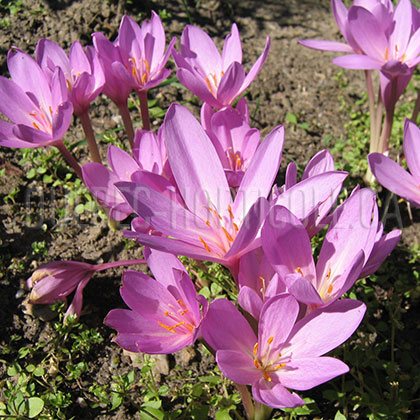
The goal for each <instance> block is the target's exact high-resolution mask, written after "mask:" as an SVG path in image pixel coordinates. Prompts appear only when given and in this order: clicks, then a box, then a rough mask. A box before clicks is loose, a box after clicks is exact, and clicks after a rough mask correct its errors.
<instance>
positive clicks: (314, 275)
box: [262, 189, 401, 311]
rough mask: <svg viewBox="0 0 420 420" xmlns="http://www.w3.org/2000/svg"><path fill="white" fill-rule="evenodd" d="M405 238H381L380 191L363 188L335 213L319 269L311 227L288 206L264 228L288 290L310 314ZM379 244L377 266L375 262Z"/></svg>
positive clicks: (264, 236)
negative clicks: (309, 232) (378, 204)
mask: <svg viewBox="0 0 420 420" xmlns="http://www.w3.org/2000/svg"><path fill="white" fill-rule="evenodd" d="M378 232H379V237H378ZM400 234H401V232H400V231H394V232H391V234H389V235H390V236H388V237H386V238H383V240H382V239H381V238H382V228H381V227H380V226H379V222H378V208H377V204H376V199H375V193H374V192H373V191H371V190H369V189H361V190H356V191H354V192H353V194H352V195H351V196H350V197H349V198H348V199H347V200H346V201H345V202H344V203H343V204H342V205H341V206H340V207H338V208H337V209H336V211H335V213H333V215H332V222H331V224H330V227H329V229H328V231H327V234H326V236H325V239H324V242H323V245H322V247H321V251H320V254H319V258H318V261H317V263H316V266H315V263H314V260H313V256H312V247H311V242H310V238H309V235H308V234H307V231H306V229H305V227H304V226H303V225H302V223H301V222H300V221H299V220H298V219H297V218H296V217H295V216H294V215H293V214H292V213H290V211H288V210H287V209H286V208H284V207H280V206H275V207H274V208H273V209H272V210H271V213H270V214H269V215H268V217H267V220H266V222H265V224H264V227H263V229H262V246H263V250H264V253H265V255H266V257H267V259H268V261H269V262H270V263H271V264H272V265H273V267H274V269H275V270H276V272H277V274H278V275H279V276H280V279H281V280H282V281H283V282H284V283H285V284H286V286H287V291H288V292H289V293H291V294H292V295H293V296H294V297H295V298H296V299H297V300H298V301H300V302H302V303H304V304H306V305H308V309H309V311H310V310H312V309H313V308H316V307H319V306H325V305H327V304H330V303H331V302H333V301H334V300H336V299H338V298H339V297H341V296H342V295H343V294H344V293H345V292H346V291H347V290H348V289H349V288H350V287H351V286H352V285H353V283H354V282H355V281H356V280H357V279H358V278H361V277H362V276H364V275H365V273H367V272H369V273H371V272H372V268H375V269H376V268H378V267H379V265H380V263H381V262H382V261H383V260H384V259H385V257H386V256H387V255H388V254H389V252H390V251H391V250H392V249H393V247H395V246H396V244H397V242H398V240H399V237H400ZM384 243H386V244H387V245H386V246H384ZM390 243H391V244H392V248H391V250H390V249H389V246H388V245H389V244H390ZM375 244H377V247H376V249H375V253H374V255H375V257H374V258H375V263H373V264H372V263H371V262H369V259H370V256H371V255H372V252H373V249H374V247H375ZM381 245H382V246H383V248H382V247H381ZM364 267H366V271H365V273H364V272H363V271H364Z"/></svg>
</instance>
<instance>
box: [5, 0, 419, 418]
mask: <svg viewBox="0 0 420 420" xmlns="http://www.w3.org/2000/svg"><path fill="white" fill-rule="evenodd" d="M407 1H408V0H401V4H402V6H399V7H398V8H397V9H396V11H395V14H398V13H399V12H397V11H398V10H399V9H402V8H403V7H405V6H404V4H405V3H406V2H407ZM337 4H338V5H339V6H340V3H337ZM381 4H382V3H381ZM340 7H341V6H340ZM354 7H356V6H354ZM383 7H384V10H385V9H386V7H388V9H390V8H391V7H392V4H391V3H389V4H388V3H386V4H384V5H383ZM356 9H357V10H355V11H353V10H351V11H350V12H349V13H348V22H347V20H345V19H344V17H343V19H341V17H342V16H341V15H342V14H344V12H343V11H340V15H339V16H340V22H341V21H343V23H342V25H343V28H344V29H343V33H345V34H347V38H346V39H347V40H348V42H349V45H350V46H340V48H342V50H343V51H348V50H350V49H353V50H354V51H355V52H356V53H357V54H359V55H360V51H361V43H362V41H361V40H359V38H357V37H356V36H355V35H354V34H353V32H354V33H356V30H354V31H353V29H352V28H353V26H355V24H354V23H353V15H354V16H356V17H357V16H362V18H363V19H365V20H366V19H371V20H372V19H373V18H375V15H374V14H372V13H371V12H368V11H364V10H365V9H362V8H361V7H358V8H356ZM388 9H387V10H388ZM340 10H341V9H340ZM375 10H376V9H375ZM404 10H405V9H404ZM346 13H347V12H346ZM367 13H370V14H369V15H366V14H367ZM384 13H385V11H384ZM387 13H388V14H389V16H390V17H389V19H392V16H394V15H393V14H392V13H391V11H390V10H388V12H387ZM400 13H403V12H400ZM365 15H366V16H365ZM371 15H372V16H371ZM346 16H347V14H346ZM384 16H388V15H384ZM362 18H361V19H362ZM400 32H401V31H398V34H400ZM351 34H353V35H351ZM416 34H417V32H415V33H414V35H412V38H413V39H414V41H412V42H413V43H414V42H415V40H416V39H417V37H418V36H417V35H416ZM401 36H402V35H401ZM410 36H411V33H410ZM404 40H405V41H404V42H405V43H404V45H403V44H401V49H403V50H404V56H405V57H406V58H405V59H404V60H403V59H402V58H401V57H400V56H398V57H396V58H395V60H400V61H401V62H402V61H404V63H405V64H404V65H406V66H408V70H407V71H408V72H410V71H411V64H412V63H414V61H415V59H414V58H412V57H411V53H412V50H413V49H414V47H412V46H411V41H410V42H409V40H408V35H407V36H405V37H404ZM384 42H385V40H384ZM386 42H387V43H388V44H389V45H391V47H392V48H391V47H386V48H391V49H392V51H391V52H388V54H391V53H392V54H395V52H394V47H393V46H394V44H395V45H396V42H400V41H398V40H396V39H395V36H392V35H390V39H387V40H386ZM174 44H175V40H172V41H171V43H170V44H169V46H168V47H167V48H165V45H166V43H165V33H164V30H163V26H162V23H161V21H160V19H159V17H158V15H156V14H155V13H153V14H152V18H151V19H150V21H148V22H144V23H143V24H142V26H141V27H139V26H138V25H137V24H136V23H135V22H134V21H133V20H132V19H131V18H129V17H127V16H125V17H124V18H123V19H122V22H121V26H120V31H119V34H118V37H117V39H116V40H115V41H114V42H111V41H109V40H108V39H106V38H105V36H104V35H103V34H100V33H95V34H94V35H93V47H87V49H86V50H84V49H83V48H82V46H81V45H80V44H79V43H77V42H75V43H74V44H73V45H72V46H71V49H70V53H69V57H67V55H66V54H65V53H64V51H63V50H62V49H61V47H59V46H58V45H56V44H55V43H53V42H51V41H48V40H41V41H40V42H39V43H38V47H37V52H36V60H35V59H33V58H32V57H30V56H29V55H28V54H26V53H24V52H23V51H20V50H18V49H16V48H14V49H12V50H11V52H10V53H9V56H8V65H9V70H10V74H11V78H12V80H9V79H6V78H4V77H1V78H0V92H1V95H3V100H2V101H0V111H1V112H2V113H3V114H4V115H5V116H6V117H7V118H8V119H9V120H10V122H5V121H0V145H3V146H8V147H40V146H46V145H53V146H57V147H59V149H60V150H62V151H63V153H64V154H65V156H67V158H68V160H69V162H70V163H71V164H72V166H73V167H74V168H75V170H77V171H78V173H79V174H80V176H81V177H82V178H83V180H84V182H85V184H86V185H87V187H88V188H89V190H90V192H91V194H92V195H93V196H94V197H95V198H96V199H97V201H98V202H99V203H100V204H101V205H102V206H103V207H105V208H106V209H107V210H108V212H109V215H110V217H111V218H113V219H115V220H123V219H126V218H127V217H129V216H130V215H134V217H132V220H131V230H129V231H125V232H124V235H125V236H126V237H127V238H132V239H135V240H136V241H137V242H138V243H139V244H141V245H144V246H145V248H144V251H143V253H144V256H145V260H146V262H147V264H148V266H149V268H150V270H151V272H152V273H153V275H154V279H152V278H150V277H149V276H148V275H146V274H143V273H140V272H136V271H127V272H126V273H125V274H124V277H123V286H122V288H121V296H122V298H123V300H124V302H125V303H126V304H127V305H128V307H129V308H130V309H114V310H112V311H111V312H110V313H109V314H108V316H107V317H106V319H105V324H106V325H108V326H111V327H112V328H114V329H116V330H117V331H118V336H117V337H116V339H115V341H116V342H117V343H118V344H119V345H120V346H121V347H123V348H125V349H127V350H129V351H132V352H146V353H171V352H174V351H177V350H179V349H181V348H182V347H184V346H186V345H190V344H192V343H194V342H195V341H196V340H201V341H203V342H204V343H206V345H207V346H208V347H209V348H211V349H212V351H214V352H215V355H216V360H217V363H218V365H219V367H220V369H221V371H222V372H223V373H224V374H225V375H226V376H227V377H228V378H230V379H231V380H233V381H234V382H236V383H237V384H239V385H250V386H252V395H253V397H254V399H255V401H258V402H259V403H261V404H264V405H267V406H269V407H276V408H284V407H295V406H298V405H301V404H304V401H303V400H302V399H301V397H299V396H298V395H297V394H295V393H292V392H290V391H289V389H292V390H298V391H302V390H306V389H309V388H312V387H314V386H316V385H318V384H320V383H323V382H325V381H328V380H330V379H331V378H334V377H335V376H337V375H340V374H343V373H345V372H347V371H348V367H347V366H346V365H345V364H344V363H343V362H341V361H339V360H337V359H334V358H331V357H323V355H324V354H326V353H328V352H329V351H330V350H332V349H333V348H335V347H337V346H338V345H340V344H341V343H343V342H344V341H345V340H347V339H348V338H349V337H350V336H351V335H352V334H353V332H354V331H355V330H356V328H357V327H358V325H359V324H360V322H361V320H362V318H363V315H364V312H365V305H364V304H363V303H362V302H359V301H357V300H350V299H343V295H344V294H345V293H346V292H347V291H348V290H349V289H350V288H351V287H352V285H353V284H354V282H355V281H356V280H357V279H359V278H363V277H365V276H368V275H370V274H372V273H373V272H375V270H376V269H377V268H378V267H379V266H380V264H381V263H382V261H383V260H384V258H386V256H387V255H388V254H389V253H390V252H391V251H392V249H393V248H394V247H395V246H396V244H397V242H398V240H399V237H400V232H399V231H393V232H391V233H388V234H384V233H383V226H382V224H381V223H380V222H379V220H378V207H377V203H376V197H375V194H374V193H373V192H372V191H371V190H370V189H367V188H362V189H359V188H356V189H355V190H354V191H353V192H352V194H351V195H350V197H348V198H347V199H346V200H344V201H343V202H342V203H341V204H340V205H339V206H336V203H337V198H338V195H339V193H340V190H341V187H342V184H343V181H344V180H345V178H346V176H347V173H346V172H342V171H336V170H334V162H333V160H332V157H331V155H330V153H329V152H328V151H322V152H320V153H318V154H317V155H315V156H314V158H313V159H312V160H311V161H310V162H309V164H308V165H307V167H306V169H305V171H304V172H303V175H302V178H301V180H300V181H298V179H297V169H296V165H295V164H293V163H292V164H289V166H288V168H287V172H286V180H285V184H284V185H283V186H276V187H275V188H274V189H273V188H272V187H273V183H274V180H275V178H276V175H277V173H278V170H279V166H280V162H281V158H282V150H283V143H284V137H285V133H284V128H283V127H282V126H278V127H276V128H274V129H273V131H272V132H271V133H270V134H268V135H267V136H266V137H265V138H264V139H263V140H261V135H260V132H259V131H258V130H257V129H255V128H251V126H250V117H249V111H248V104H247V102H246V100H245V98H240V99H239V97H240V96H241V95H242V94H243V92H244V91H245V90H246V89H247V88H248V86H249V85H250V83H251V82H252V80H253V79H254V78H255V77H256V76H257V74H258V72H259V70H260V69H261V67H262V65H263V64H264V61H265V59H266V57H267V54H268V49H269V45H270V40H269V39H267V43H266V46H265V48H264V50H263V53H262V54H261V56H260V57H259V58H258V60H257V61H256V62H255V64H254V65H253V66H252V68H251V70H250V71H249V72H248V74H246V73H245V70H244V67H243V65H242V48H241V42H240V38H239V33H238V29H237V27H236V25H233V27H232V32H231V34H230V35H228V36H227V38H226V41H225V44H224V47H223V53H222V55H220V53H219V51H218V50H217V48H216V46H215V45H214V43H213V41H212V40H211V39H210V37H209V36H208V35H207V34H206V33H204V32H203V31H202V30H201V29H199V28H197V27H194V26H187V27H186V28H185V29H184V32H183V34H182V38H181V47H180V50H179V51H177V50H175V49H174ZM388 44H386V45H388ZM326 45H327V46H328V45H329V44H322V45H321V46H323V47H325V46H326ZM384 45H385V43H384ZM312 46H313V45H312ZM318 47H319V45H318ZM384 48H385V47H384ZM389 51H390V50H389ZM171 54H172V56H173V58H174V61H175V64H176V66H177V76H178V79H179V81H180V82H181V83H182V84H184V85H185V86H186V87H187V88H188V89H190V90H191V91H192V92H193V93H194V94H196V95H197V96H198V97H199V98H200V99H202V100H203V101H204V104H203V106H202V109H201V122H199V121H198V120H197V119H196V118H195V117H194V115H193V114H192V113H191V112H190V111H189V110H187V108H185V107H183V106H181V105H178V104H172V105H171V106H170V107H169V109H168V111H167V113H166V116H165V119H164V122H163V124H162V125H161V126H160V127H159V130H158V131H157V133H154V132H152V131H150V130H149V128H150V125H149V122H148V114H147V112H146V110H144V106H143V105H144V94H145V93H147V91H148V90H149V89H150V88H152V87H155V86H157V85H158V84H159V83H160V82H162V81H163V80H164V79H165V78H167V77H168V75H169V73H170V71H169V70H168V69H167V68H166V63H167V61H168V59H169V57H170V56H171ZM413 54H414V53H413ZM390 57H391V56H390ZM392 57H394V56H393V55H392ZM348 60H350V61H349V62H353V61H351V60H359V61H360V58H357V57H356V58H354V57H353V58H352V59H348ZM375 60H376V61H374V60H373V59H372V60H370V61H369V63H373V62H375V65H376V66H383V68H386V71H388V72H393V71H394V68H396V64H395V63H394V61H395V60H394V59H393V60H394V61H393V62H392V66H391V65H390V64H389V63H388V61H389V60H388V58H386V57H385V58H383V59H382V58H381V59H380V58H375ZM383 61H384V63H382V62H383ZM402 65H403V64H401V65H400V66H399V67H398V66H397V67H398V68H400V67H401V66H402ZM375 68H376V67H375ZM381 68H382V67H381ZM132 90H135V91H136V92H137V93H138V94H139V96H140V101H141V103H142V104H143V105H142V117H143V123H144V130H138V131H137V132H136V133H134V132H131V131H130V130H131V129H132V128H130V124H129V123H128V122H127V121H128V120H127V109H126V107H127V97H128V95H129V93H130V92H131V91H132ZM101 92H103V93H104V94H106V95H107V96H108V97H109V98H110V99H112V100H113V101H114V102H115V103H116V104H117V106H118V108H119V109H120V112H121V114H122V116H123V119H124V118H125V122H127V124H126V128H127V136H128V138H129V139H130V143H131V145H132V147H131V152H126V151H124V150H122V149H120V148H118V147H115V146H110V147H109V148H108V154H107V159H108V166H106V165H104V164H102V161H101V158H100V154H99V152H98V150H97V147H96V144H94V138H93V143H92V144H89V147H90V150H91V153H92V160H93V162H89V163H86V164H85V165H83V167H82V168H81V169H80V168H78V164H77V162H75V161H74V158H72V157H71V156H69V152H68V151H65V150H64V145H63V142H62V139H63V136H64V134H65V132H66V130H67V128H68V127H69V124H70V121H71V115H72V113H74V114H75V115H76V116H78V117H79V118H80V119H81V120H82V124H83V121H85V122H86V121H87V120H88V117H87V115H88V114H87V113H88V109H89V104H90V103H91V102H92V101H93V100H94V99H95V98H96V97H97V95H98V94H99V93H101ZM238 99H239V100H238ZM146 103H147V102H146ZM143 111H144V112H143ZM84 127H85V125H84ZM86 127H88V124H86ZM407 130H410V128H409V127H408V128H407ZM409 132H410V135H409V137H410V138H411V137H412V135H413V134H414V133H412V131H409ZM86 133H87V134H86V135H87V137H88V136H89V134H88V129H87V128H86ZM88 141H89V139H88ZM411 143H412V142H411V141H410V144H411ZM95 147H96V152H95ZM407 147H411V146H407ZM72 159H73V160H72ZM413 159H414V158H413ZM377 160H378V157H375V156H373V157H372V159H371V161H372V162H374V163H375V162H377ZM409 165H410V169H412V172H413V178H414V179H415V177H416V176H418V175H419V174H420V170H419V167H420V164H418V163H417V161H415V160H412V161H411V163H409ZM395 171H396V169H395ZM415 182H417V185H418V183H419V181H418V180H417V181H415V180H413V182H412V183H413V185H414V184H415ZM410 185H411V184H410ZM406 190H407V198H408V199H410V200H412V199H413V198H412V195H410V194H411V189H410V188H409V187H408V186H407V188H406ZM409 191H410V193H409ZM416 194H417V196H416V198H417V200H419V198H418V197H419V192H418V188H417V191H416ZM327 226H328V230H327V233H326V235H325V239H324V242H323V245H322V248H321V251H320V254H319V257H318V258H317V261H316V262H315V261H314V257H313V251H312V247H311V238H313V237H314V236H315V235H316V234H318V233H319V232H320V231H321V230H322V229H323V228H324V227H327ZM178 255H183V256H187V257H190V258H193V259H197V260H206V261H213V262H217V263H220V264H222V265H224V266H225V267H227V268H228V269H229V271H230V273H231V274H232V279H233V280H232V281H233V282H234V283H235V285H236V287H237V289H238V292H239V293H238V302H236V303H238V304H239V306H240V307H241V308H242V312H246V313H247V314H248V316H247V318H245V317H244V316H243V315H242V313H241V312H240V311H239V310H238V308H237V306H235V303H232V302H231V301H228V300H226V299H218V300H216V301H214V302H212V303H210V304H209V302H207V300H206V299H205V298H204V297H203V296H202V295H200V294H198V293H197V287H196V286H195V285H194V282H193V280H192V279H191V278H190V277H189V275H188V273H187V271H186V269H185V268H184V266H183V265H182V264H181V262H180V261H179V259H178V258H177V257H176V256H178ZM142 262H143V261H131V262H127V261H121V262H117V263H112V266H115V265H125V264H138V263H142ZM110 266H111V265H110V264H105V265H102V266H97V267H95V266H92V265H88V264H84V263H76V262H70V261H66V262H55V263H50V264H47V265H46V266H44V267H42V268H41V269H39V270H37V271H36V272H35V273H34V274H33V276H32V277H31V279H30V280H29V285H30V286H31V287H32V292H31V296H30V300H31V301H32V302H34V303H49V302H52V301H54V300H55V299H57V298H58V299H65V297H66V296H67V295H69V294H70V293H71V292H72V291H74V290H76V294H75V299H74V300H73V303H72V305H71V310H70V311H69V312H68V314H76V315H79V314H80V312H81V307H82V291H83V288H84V287H85V286H86V284H87V283H88V281H89V280H90V278H91V276H92V275H93V274H94V273H95V272H96V271H100V270H103V269H106V268H109V267H110ZM248 414H249V416H250V417H251V414H250V413H248Z"/></svg>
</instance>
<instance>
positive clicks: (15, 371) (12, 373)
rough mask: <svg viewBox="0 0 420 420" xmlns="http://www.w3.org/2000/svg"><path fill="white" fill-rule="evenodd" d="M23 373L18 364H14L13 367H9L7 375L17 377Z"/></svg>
mask: <svg viewBox="0 0 420 420" xmlns="http://www.w3.org/2000/svg"><path fill="white" fill-rule="evenodd" d="M21 371H22V368H21V367H20V366H19V365H18V364H17V363H13V365H12V366H9V367H8V368H7V374H8V375H9V376H15V375H17V374H18V373H19V372H21Z"/></svg>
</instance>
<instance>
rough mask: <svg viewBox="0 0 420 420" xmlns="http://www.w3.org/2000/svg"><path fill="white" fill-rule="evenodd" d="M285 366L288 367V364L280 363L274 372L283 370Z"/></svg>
mask: <svg viewBox="0 0 420 420" xmlns="http://www.w3.org/2000/svg"><path fill="white" fill-rule="evenodd" d="M284 366H286V363H280V364H278V365H277V366H276V367H275V368H274V370H278V369H281V368H282V367H284Z"/></svg>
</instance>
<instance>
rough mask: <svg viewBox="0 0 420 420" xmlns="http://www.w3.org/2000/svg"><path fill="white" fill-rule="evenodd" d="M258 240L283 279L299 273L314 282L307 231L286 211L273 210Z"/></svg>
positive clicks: (284, 209)
mask: <svg viewBox="0 0 420 420" xmlns="http://www.w3.org/2000/svg"><path fill="white" fill-rule="evenodd" d="M261 240H262V246H263V249H264V253H265V255H266V256H267V259H268V261H269V262H270V263H271V265H272V266H273V267H274V269H275V270H276V272H277V273H278V274H279V275H280V276H281V277H282V278H285V277H286V275H288V274H293V273H296V272H299V273H301V274H302V275H303V276H304V277H305V278H306V279H307V280H308V281H310V282H313V281H315V278H316V275H315V264H314V260H313V256H312V247H311V241H310V239H309V236H308V233H307V231H306V228H305V227H304V226H303V225H302V223H301V222H300V221H299V219H298V218H297V217H296V216H294V215H293V214H292V213H291V212H290V211H289V210H287V209H286V208H285V207H281V206H275V207H273V209H272V210H271V211H270V213H269V215H268V217H267V219H266V222H265V223H264V227H263V229H262V232H261Z"/></svg>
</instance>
